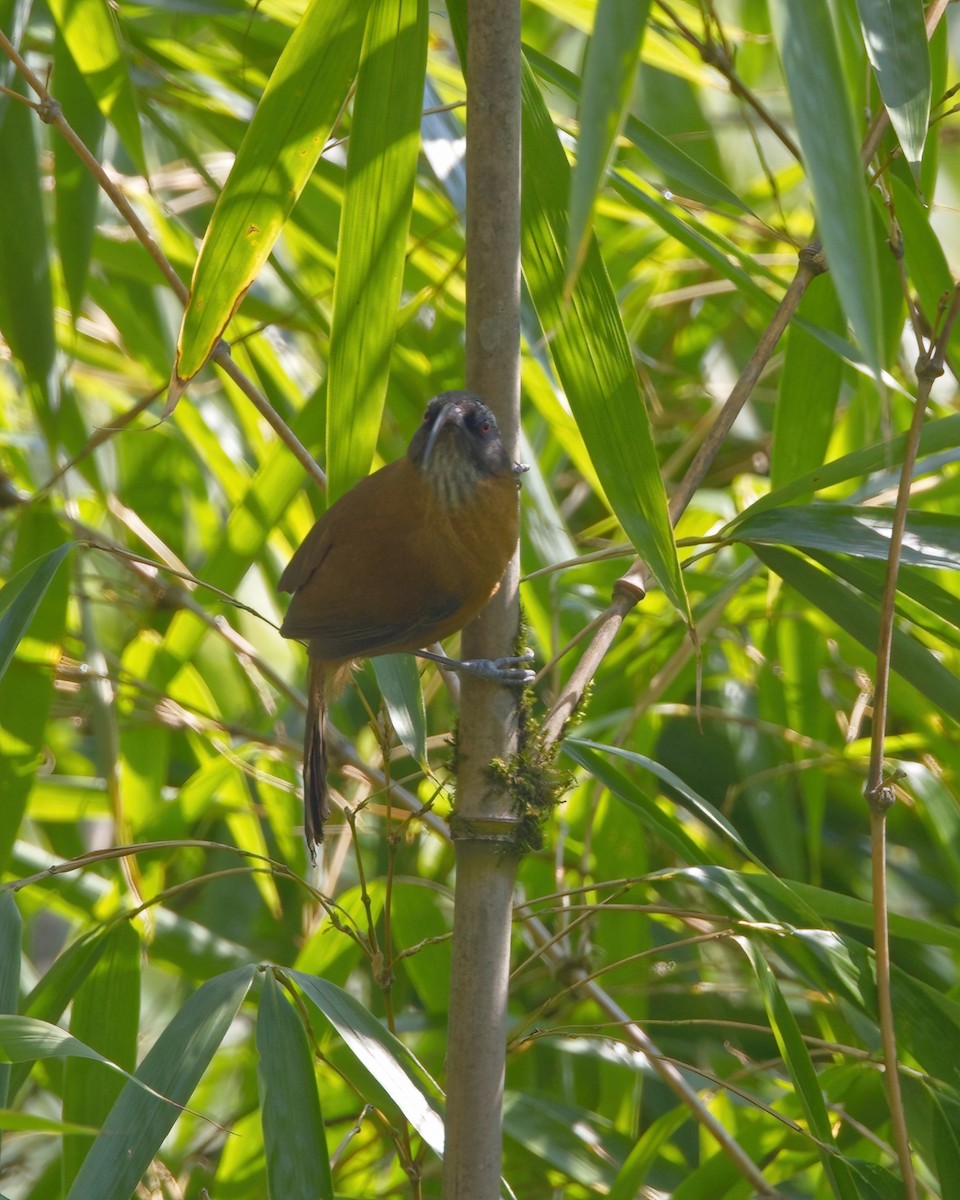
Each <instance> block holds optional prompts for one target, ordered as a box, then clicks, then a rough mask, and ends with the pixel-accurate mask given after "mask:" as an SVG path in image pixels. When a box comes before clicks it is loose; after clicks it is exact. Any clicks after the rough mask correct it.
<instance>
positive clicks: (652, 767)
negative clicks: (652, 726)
mask: <svg viewBox="0 0 960 1200" xmlns="http://www.w3.org/2000/svg"><path fill="white" fill-rule="evenodd" d="M567 741H568V742H569V743H570V745H571V746H572V748H573V750H574V752H576V751H578V750H580V749H582V748H584V747H585V748H587V749H589V750H596V751H599V752H600V753H602V754H609V755H612V756H613V757H614V758H621V759H623V760H624V761H625V762H628V763H632V764H633V765H634V766H638V767H643V768H644V770H646V771H650V772H651V773H652V774H654V775H656V777H657V778H658V779H660V780H662V782H663V783H665V784H667V785H668V787H670V788H672V789H673V790H674V791H675V792H676V793H677V795H678V797H679V803H680V804H682V805H683V807H684V808H686V809H687V810H688V811H689V812H692V813H693V814H694V816H696V817H698V818H699V819H700V820H701V821H703V823H704V824H705V825H707V826H709V827H710V828H711V829H712V830H713V831H714V832H715V833H719V834H720V835H721V837H724V838H727V839H728V840H729V841H731V842H732V843H733V844H734V845H735V846H736V847H737V849H738V850H739V851H740V852H741V853H742V854H745V855H747V857H748V858H750V859H751V860H752V861H754V862H756V861H757V860H756V859H755V858H754V856H753V855H752V854H751V853H750V851H749V849H748V848H747V846H746V844H745V843H744V841H743V839H742V838H741V836H740V834H739V833H738V832H737V831H736V829H734V827H733V826H732V825H731V824H730V822H729V821H728V820H727V818H726V817H725V816H724V815H723V814H722V813H720V812H718V811H717V809H716V808H714V806H713V805H712V804H711V803H710V801H709V800H704V798H703V797H702V796H701V795H699V794H698V793H697V792H695V791H694V790H693V788H691V787H688V786H687V784H685V783H684V782H683V780H682V779H681V778H680V777H679V776H678V775H675V774H674V773H673V771H671V770H669V769H668V768H667V767H665V766H663V765H662V764H661V763H658V762H655V761H654V759H652V758H648V757H647V756H646V755H645V754H637V753H635V752H634V751H632V750H624V749H623V748H622V747H620V746H604V745H601V744H600V743H599V742H589V741H585V740H583V739H582V738H568V739H567ZM565 744H566V743H565Z"/></svg>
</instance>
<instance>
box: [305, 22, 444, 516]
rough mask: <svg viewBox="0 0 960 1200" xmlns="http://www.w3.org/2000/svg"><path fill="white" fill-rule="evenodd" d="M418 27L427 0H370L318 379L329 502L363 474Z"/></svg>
mask: <svg viewBox="0 0 960 1200" xmlns="http://www.w3.org/2000/svg"><path fill="white" fill-rule="evenodd" d="M427 29H428V11H427V0H373V3H372V6H371V8H370V15H369V17H368V20H367V30H366V35H365V37H364V40H363V50H362V52H361V55H360V69H359V71H358V72H357V91H356V97H355V99H354V103H353V121H352V123H351V126H350V141H349V144H348V147H347V178H346V186H345V191H344V197H343V207H342V209H341V218H340V236H339V238H338V241H337V273H336V277H335V282H334V288H333V320H332V328H331V333H330V369H329V375H328V379H327V459H326V465H327V478H328V481H329V482H328V489H327V494H328V497H329V500H330V502H332V501H334V500H336V498H337V497H338V496H340V495H342V494H343V493H344V492H345V491H347V490H348V489H349V488H351V487H352V486H353V485H354V484H355V483H356V482H357V480H358V479H359V478H361V477H362V476H364V475H366V474H367V472H368V471H369V470H370V463H371V461H372V459H373V453H374V450H375V449H376V445H377V432H378V430H379V428H380V419H381V416H382V414H383V405H384V400H385V398H386V393H387V379H388V377H389V371H390V352H391V350H392V348H393V340H394V334H395V332H396V328H397V317H398V314H399V310H400V290H401V285H402V283H403V269H404V262H405V258H406V250H407V231H408V229H409V226H410V208H411V205H412V203H413V189H414V183H415V181H416V174H417V158H418V155H419V151H420V111H421V108H422V107H423V80H424V74H425V72H426V67H427ZM426 399H428V397H424V400H426Z"/></svg>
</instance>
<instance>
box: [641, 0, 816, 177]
mask: <svg viewBox="0 0 960 1200" xmlns="http://www.w3.org/2000/svg"><path fill="white" fill-rule="evenodd" d="M657 6H658V7H659V8H661V9H662V10H663V12H664V13H666V15H667V17H669V19H670V20H671V21H672V22H673V24H674V26H675V27H676V29H677V31H678V32H679V34H680V36H681V37H682V38H683V39H684V40H685V41H686V42H689V44H690V45H691V46H693V47H694V49H695V50H696V51H697V53H698V54H699V55H700V57H701V58H702V59H703V61H704V62H705V63H706V64H707V65H708V66H711V67H713V68H715V69H716V70H717V71H718V72H719V73H720V74H721V75H722V76H723V77H724V79H725V80H726V81H727V84H728V86H729V88H730V91H731V92H733V94H734V95H735V96H737V97H738V98H739V99H740V100H743V101H744V102H745V103H746V104H749V105H750V107H751V108H752V109H753V111H754V112H755V113H756V114H757V116H758V117H759V118H760V120H761V121H763V123H764V125H766V126H767V128H768V129H770V131H771V132H772V133H773V134H775V135H776V137H777V138H779V140H780V142H781V143H782V144H783V146H784V147H785V148H786V149H787V150H789V152H790V153H791V154H792V155H793V157H794V158H795V159H797V161H798V162H799V161H800V147H799V146H798V145H797V143H796V142H795V141H794V140H793V138H792V137H791V136H790V134H789V133H787V131H786V129H784V127H783V126H782V125H781V124H780V122H779V121H778V120H777V118H776V117H775V116H774V115H773V113H771V112H769V111H768V110H767V109H766V108H765V107H764V106H763V104H761V102H760V101H759V100H758V99H757V97H756V96H755V95H754V93H753V92H752V91H751V90H750V88H748V87H747V86H746V84H745V83H744V82H743V81H742V80H741V79H740V77H739V75H737V73H736V71H735V70H734V69H733V61H732V60H731V58H730V55H729V53H728V52H727V49H726V47H725V46H723V45H721V44H718V43H717V42H716V41H715V40H714V39H713V38H707V39H706V40H703V39H701V38H699V37H697V35H696V34H695V33H694V32H693V30H692V29H690V27H689V26H688V25H686V24H685V23H684V22H683V21H682V20H681V19H680V17H679V16H677V14H676V13H675V12H674V11H673V9H672V8H671V7H670V5H669V4H666V3H665V0H657Z"/></svg>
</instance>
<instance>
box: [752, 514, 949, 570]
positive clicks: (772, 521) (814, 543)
mask: <svg viewBox="0 0 960 1200" xmlns="http://www.w3.org/2000/svg"><path fill="white" fill-rule="evenodd" d="M893 518H894V510H893V509H892V508H879V507H873V506H866V507H863V508H861V507H858V506H856V505H852V504H810V505H799V504H798V505H791V506H789V507H787V508H771V509H767V510H766V511H764V512H759V513H755V514H754V515H753V516H751V517H749V518H748V519H747V520H745V521H740V522H738V523H737V525H736V532H735V540H736V541H743V542H747V543H749V544H751V545H753V544H756V543H759V542H763V543H765V544H767V545H775V546H776V545H779V546H802V547H804V548H806V549H813V550H827V551H830V552H833V553H836V554H851V555H853V556H854V557H855V558H876V559H884V560H885V559H886V558H887V557H888V555H889V553H890V538H891V535H892V531H893ZM900 557H901V560H902V561H903V562H904V563H907V564H908V565H913V566H918V567H935V568H940V569H949V570H952V571H957V570H960V517H957V516H953V515H951V514H948V513H936V512H924V511H922V510H919V509H913V510H911V511H909V512H908V514H907V527H906V529H905V530H904V535H903V545H902V548H901V555H900Z"/></svg>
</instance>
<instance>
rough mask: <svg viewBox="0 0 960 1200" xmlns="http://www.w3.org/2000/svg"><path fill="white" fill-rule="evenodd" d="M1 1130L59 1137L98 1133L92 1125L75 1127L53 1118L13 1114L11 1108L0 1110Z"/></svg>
mask: <svg viewBox="0 0 960 1200" xmlns="http://www.w3.org/2000/svg"><path fill="white" fill-rule="evenodd" d="M0 1129H4V1130H6V1129H9V1130H15V1131H16V1132H18V1133H51V1134H55V1135H56V1136H57V1137H67V1136H68V1135H74V1134H90V1135H91V1136H92V1135H93V1134H95V1133H96V1132H97V1131H96V1129H95V1128H94V1127H93V1126H91V1125H74V1124H73V1123H71V1122H70V1121H57V1120H55V1119H54V1118H52V1117H38V1116H36V1115H35V1114H33V1113H23V1112H13V1111H11V1110H10V1109H9V1108H2V1109H0Z"/></svg>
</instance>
